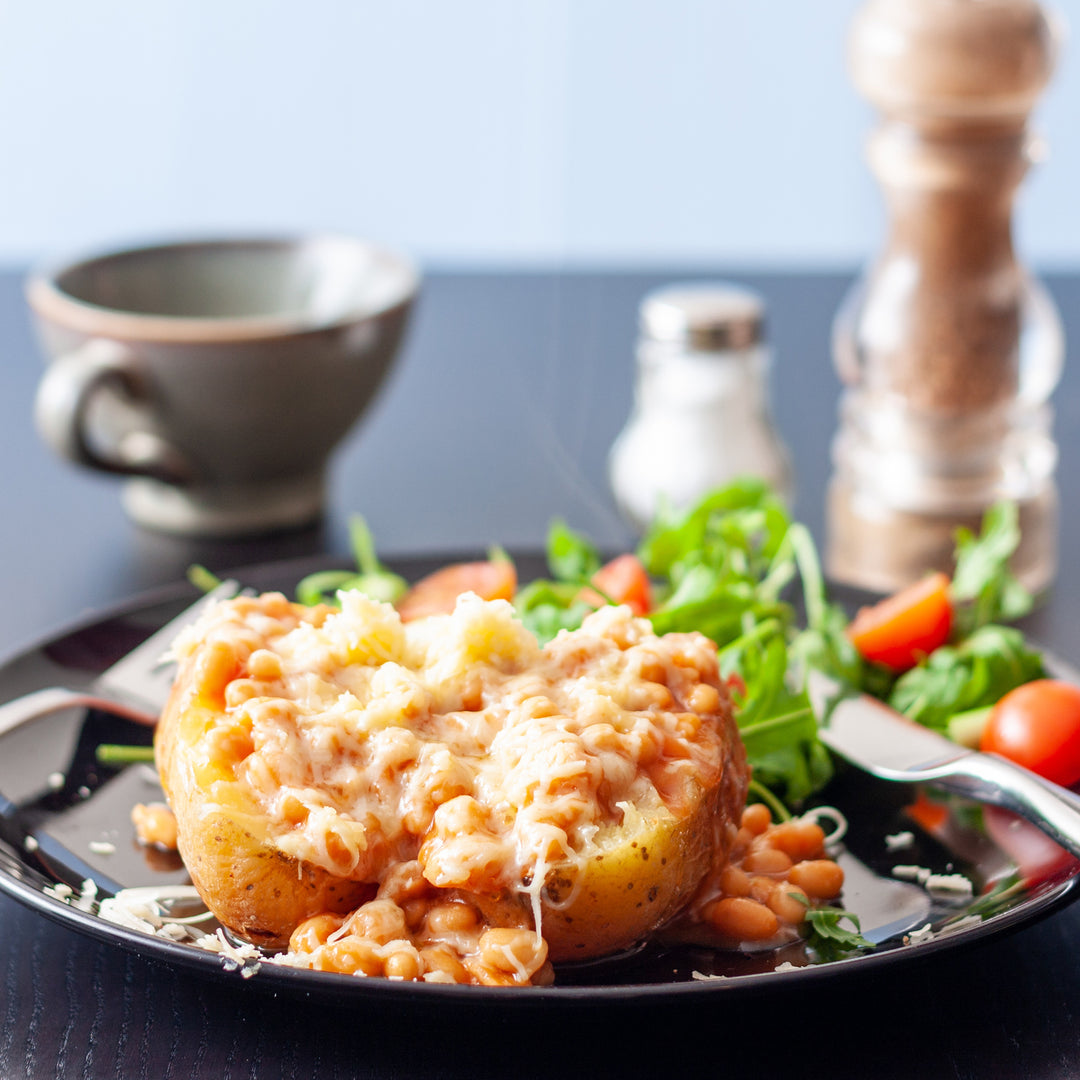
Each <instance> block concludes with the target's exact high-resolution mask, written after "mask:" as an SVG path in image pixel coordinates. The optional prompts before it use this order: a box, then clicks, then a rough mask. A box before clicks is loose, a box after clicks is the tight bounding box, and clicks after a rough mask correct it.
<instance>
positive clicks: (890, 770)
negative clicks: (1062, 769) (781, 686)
mask: <svg viewBox="0 0 1080 1080" xmlns="http://www.w3.org/2000/svg"><path fill="white" fill-rule="evenodd" d="M806 690H807V694H808V695H809V697H810V703H811V705H813V707H814V712H815V714H816V715H817V717H818V719H819V724H820V726H819V729H818V734H819V736H820V738H821V741H822V742H823V743H824V744H825V745H826V746H827V747H828V748H829V749H830V750H832V751H834V752H835V753H836V754H839V755H840V757H842V758H844V759H846V760H847V761H850V762H851V764H853V765H855V766H857V767H858V768H860V769H862V770H864V771H865V772H868V773H871V774H872V775H874V776H877V777H880V778H881V779H883V780H895V781H900V782H904V783H918V782H928V783H934V784H936V785H937V786H939V787H941V788H944V789H945V790H948V791H953V792H955V793H957V794H960V795H965V796H967V797H968V798H971V799H975V800H977V801H979V802H983V803H989V804H991V805H994V806H1003V807H1005V808H1007V809H1009V810H1012V811H1014V812H1015V813H1018V814H1020V815H1021V816H1023V817H1025V818H1027V819H1028V820H1029V821H1030V822H1031V823H1032V824H1034V825H1036V826H1038V827H1039V828H1040V829H1042V830H1043V832H1045V833H1046V834H1047V835H1048V836H1050V837H1051V838H1052V839H1053V840H1055V841H1056V842H1057V843H1059V844H1060V845H1061V846H1062V847H1064V848H1065V849H1067V850H1068V851H1069V852H1071V853H1072V854H1073V855H1075V856H1076V857H1077V858H1080V796H1077V795H1076V794H1075V793H1074V792H1071V791H1069V790H1068V789H1067V788H1063V787H1060V786H1059V785H1057V784H1054V783H1052V782H1051V781H1049V780H1045V779H1043V777H1041V776H1038V775H1036V774H1035V773H1033V772H1031V771H1030V770H1028V769H1025V768H1023V766H1021V765H1017V764H1015V763H1014V762H1011V761H1008V760H1006V759H1005V758H1003V757H1000V756H999V755H997V754H986V753H982V752H980V751H976V750H969V749H968V748H966V747H963V746H960V745H959V744H957V743H954V742H952V741H951V740H950V739H946V738H945V736H943V735H939V734H938V733H937V732H935V731H931V730H930V729H929V728H926V727H923V726H922V725H921V724H917V723H915V722H914V721H913V720H909V719H908V718H907V717H905V716H903V715H902V714H900V713H898V712H896V710H894V709H892V708H890V707H889V706H888V705H886V704H885V703H884V702H882V701H879V700H878V699H876V698H873V697H870V696H869V695H868V694H860V693H858V692H855V691H851V690H850V689H848V688H846V687H845V686H843V684H841V683H839V682H837V681H836V680H835V679H832V678H830V677H829V676H827V675H825V674H823V673H822V672H820V671H817V670H814V669H810V670H808V671H807V673H806Z"/></svg>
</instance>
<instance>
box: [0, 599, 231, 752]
mask: <svg viewBox="0 0 1080 1080" xmlns="http://www.w3.org/2000/svg"><path fill="white" fill-rule="evenodd" d="M238 591H239V586H238V585H237V583H236V582H235V581H223V582H222V583H221V584H220V585H219V586H217V588H215V589H213V590H212V591H210V592H208V593H207V594H206V595H205V596H203V597H200V599H198V600H197V601H196V602H195V603H194V604H192V605H191V606H190V607H188V608H185V609H184V610H183V611H182V612H180V614H179V615H177V616H176V618H174V619H172V620H170V621H169V622H167V623H166V624H165V625H164V626H163V627H161V629H159V630H156V631H154V633H153V634H151V635H150V636H149V637H148V638H147V639H146V640H145V641H144V642H142V644H140V645H138V646H136V647H135V648H134V649H133V650H132V651H131V652H129V653H128V654H127V655H126V656H124V657H122V658H121V659H120V660H118V661H117V662H116V663H115V664H113V665H112V667H110V668H108V669H107V670H106V671H103V672H102V673H101V674H100V675H99V676H98V677H97V678H96V679H94V681H93V682H92V683H91V684H90V686H89V687H88V688H87V689H86V690H72V689H70V688H68V687H65V686H49V687H45V688H44V689H41V690H34V691H32V692H31V693H29V694H23V695H22V697H17V698H15V699H14V700H13V701H9V702H7V704H5V705H0V735H3V734H5V733H6V732H8V731H12V730H14V729H15V728H17V727H20V726H21V725H23V724H25V723H28V722H29V721H31V720H36V719H37V718H38V717H39V716H45V715H47V714H48V713H53V712H58V711H59V710H60V709H68V708H71V707H73V706H81V707H83V708H88V709H102V710H103V711H105V712H110V713H113V714H114V715H116V716H122V717H125V718H127V719H129V720H135V721H136V722H138V723H140V724H149V725H152V724H155V723H157V718H158V715H159V713H160V712H161V710H162V708H163V707H164V705H165V702H166V700H167V699H168V696H169V691H170V690H171V689H172V682H173V676H174V673H175V672H174V665H172V664H166V663H163V662H162V658H163V657H164V655H165V653H166V652H167V651H168V649H169V646H170V645H172V643H173V641H174V640H175V639H176V635H177V634H179V633H180V631H181V630H182V629H184V627H186V626H189V625H190V624H191V623H193V622H194V621H195V620H196V619H197V618H198V617H199V616H200V615H201V614H202V613H203V612H204V611H205V610H206V609H207V608H208V607H209V606H210V605H211V604H213V603H216V602H217V601H218V600H224V599H228V598H229V597H230V596H235V595H236V593H237V592H238Z"/></svg>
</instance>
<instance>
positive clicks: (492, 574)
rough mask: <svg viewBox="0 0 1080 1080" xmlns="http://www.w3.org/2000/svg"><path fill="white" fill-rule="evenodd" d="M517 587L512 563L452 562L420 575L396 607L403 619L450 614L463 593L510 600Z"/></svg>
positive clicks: (489, 598)
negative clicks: (439, 568) (432, 571)
mask: <svg viewBox="0 0 1080 1080" xmlns="http://www.w3.org/2000/svg"><path fill="white" fill-rule="evenodd" d="M516 589H517V573H516V572H515V570H514V564H513V563H512V562H509V561H507V560H499V561H496V562H470V563H452V564H451V565H450V566H444V567H443V568H442V569H441V570H436V571H435V573H433V574H428V576H427V577H425V578H421V579H420V580H419V581H418V582H417V583H416V584H415V585H414V586H413V587H412V588H411V589H410V590H409V591H408V592H407V593H406V594H405V595H404V596H403V597H402V598H401V599H400V600H399V601H398V602H397V604H396V607H397V609H398V613H399V614H400V615H401V619H402V622H409V621H410V620H412V619H421V618H423V617H424V616H425V615H447V614H449V613H450V612H452V611H453V610H454V605H455V604H456V603H457V598H458V597H459V596H460V595H461V594H462V593H466V592H474V593H476V595H477V596H479V597H480V598H481V599H483V600H512V599H513V598H514V592H515V591H516Z"/></svg>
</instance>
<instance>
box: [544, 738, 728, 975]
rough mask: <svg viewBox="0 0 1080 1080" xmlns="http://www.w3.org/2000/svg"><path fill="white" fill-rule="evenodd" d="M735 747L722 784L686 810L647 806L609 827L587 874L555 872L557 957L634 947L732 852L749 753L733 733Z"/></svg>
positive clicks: (550, 910) (549, 913)
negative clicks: (637, 815)
mask: <svg viewBox="0 0 1080 1080" xmlns="http://www.w3.org/2000/svg"><path fill="white" fill-rule="evenodd" d="M730 751H731V752H730V754H729V761H728V762H727V764H726V766H725V768H724V770H723V773H722V774H721V776H720V777H719V782H718V783H716V784H714V785H713V786H712V787H710V788H707V789H706V788H701V787H700V786H699V787H698V788H697V789H696V790H695V791H694V792H693V793H692V795H691V797H690V799H689V811H688V812H687V813H686V814H685V815H684V816H682V817H677V816H676V815H675V814H673V813H672V812H671V811H670V810H668V809H667V808H666V807H664V806H663V805H659V806H657V807H656V808H654V809H651V810H647V811H645V812H644V813H643V814H642V815H641V816H640V818H639V819H637V820H633V821H630V820H627V821H624V823H623V824H622V825H617V826H611V827H609V828H608V829H606V830H604V831H603V832H602V833H601V834H600V836H599V837H598V838H597V843H598V845H599V847H600V848H601V851H600V853H598V854H596V855H594V856H592V857H591V858H590V860H589V861H588V862H587V863H586V864H585V866H584V869H583V870H582V871H581V872H580V874H578V875H575V874H566V873H563V872H559V871H556V872H554V873H552V874H549V876H548V879H547V882H546V885H545V888H544V892H543V893H542V894H541V895H542V899H543V901H544V902H543V910H542V922H543V925H542V930H543V935H544V938H545V940H546V941H547V943H548V955H549V957H550V958H551V960H552V961H553V962H555V963H559V962H561V961H568V960H590V959H594V958H596V957H600V956H606V955H609V954H611V953H613V952H618V951H621V950H625V949H628V948H631V947H632V946H634V945H636V944H637V943H638V942H640V941H643V940H644V939H645V938H647V937H649V936H650V935H651V934H652V933H653V932H654V931H655V930H657V929H658V928H659V927H661V926H663V925H664V924H665V923H667V922H669V921H670V920H671V919H672V918H674V917H675V916H676V915H677V914H678V913H679V912H680V911H681V910H682V909H683V908H684V907H685V906H686V904H687V903H688V902H689V900H690V898H691V897H692V896H693V894H694V892H695V891H696V890H697V888H698V886H699V885H700V884H701V882H702V880H703V879H704V878H705V876H706V875H707V874H708V872H709V871H710V869H712V867H713V866H715V865H717V864H718V863H719V862H721V861H722V860H723V859H724V857H725V856H726V854H727V851H728V849H729V847H730V845H731V840H732V837H733V836H734V833H735V831H736V827H737V826H738V822H739V817H740V815H741V813H742V808H743V805H744V804H745V802H746V784H747V779H748V772H747V769H746V754H745V751H744V750H743V746H742V743H741V742H740V741H739V739H738V736H737V735H736V734H734V732H733V733H732V742H731V745H730ZM628 817H629V816H628Z"/></svg>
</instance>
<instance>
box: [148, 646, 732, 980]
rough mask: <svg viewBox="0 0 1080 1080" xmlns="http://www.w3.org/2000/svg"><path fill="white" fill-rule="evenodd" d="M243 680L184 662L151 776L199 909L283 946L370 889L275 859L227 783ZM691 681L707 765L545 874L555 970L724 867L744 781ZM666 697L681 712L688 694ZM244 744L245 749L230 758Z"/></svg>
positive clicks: (243, 797) (199, 661) (649, 927)
mask: <svg viewBox="0 0 1080 1080" xmlns="http://www.w3.org/2000/svg"><path fill="white" fill-rule="evenodd" d="M570 659H571V660H574V659H575V658H574V657H573V656H571V658H570ZM575 662H577V661H576V660H575ZM242 671H243V662H242V661H241V660H240V658H239V657H238V656H237V654H236V653H235V652H234V651H232V650H230V649H228V648H224V649H219V650H215V647H214V642H213V640H211V641H210V643H209V646H208V647H207V648H206V649H203V650H201V651H200V654H199V655H194V654H193V655H191V656H189V657H188V658H187V659H186V660H185V661H184V662H182V664H181V669H180V673H179V675H178V678H177V681H176V684H175V685H174V688H173V692H172V695H171V696H170V699H169V702H168V704H167V706H166V708H165V710H164V713H163V715H162V717H161V720H160V722H159V724H158V728H157V733H156V736H155V750H156V757H157V764H158V772H159V775H160V777H161V782H162V785H163V787H164V789H165V793H166V797H167V798H168V800H169V803H170V805H171V806H172V809H173V811H174V813H175V814H176V818H177V826H178V835H179V847H180V854H181V856H182V857H183V859H184V862H185V864H186V866H187V868H188V871H189V873H190V875H191V879H192V881H193V883H194V884H195V886H196V888H197V889H198V890H199V893H200V895H201V896H202V897H203V899H204V901H205V902H206V904H207V906H208V908H209V909H210V910H211V911H212V912H213V913H214V915H215V916H216V917H217V918H218V920H219V921H220V922H221V923H222V925H223V926H225V927H227V928H228V929H229V930H230V931H232V932H233V933H235V934H237V935H238V936H239V937H241V938H244V939H246V940H248V941H251V942H253V943H255V944H257V945H260V946H262V947H265V948H282V947H285V946H287V944H288V941H289V938H290V936H291V934H292V932H293V930H294V929H295V928H296V927H297V926H298V925H299V924H300V923H302V922H304V921H305V920H306V919H308V918H310V917H311V916H313V915H318V914H321V913H324V912H335V913H338V914H347V913H349V912H351V911H353V910H354V909H355V908H357V907H358V906H359V905H360V904H362V903H364V902H365V901H366V900H369V899H371V897H372V895H373V893H374V892H375V889H376V884H375V882H374V881H369V882H359V881H355V880H352V879H350V878H343V877H341V876H339V875H337V874H335V873H333V872H332V871H330V870H327V869H325V868H323V867H321V866H318V865H315V864H313V863H308V862H304V861H301V860H298V859H297V858H295V857H294V856H291V855H288V854H286V853H285V852H283V851H281V850H280V847H279V845H278V843H277V842H276V840H275V837H274V835H273V834H272V832H271V829H272V828H273V825H272V822H271V820H270V818H269V817H268V815H267V813H266V811H265V810H264V808H263V807H261V806H260V805H259V804H258V803H257V802H256V799H255V797H254V796H253V795H252V794H250V793H249V791H248V788H247V786H246V784H244V783H241V782H238V781H237V780H236V773H235V771H234V770H235V765H236V763H237V762H238V761H239V760H242V758H243V755H244V753H250V752H251V743H250V739H249V738H248V735H245V734H244V733H243V732H239V733H238V732H237V729H236V725H235V723H234V719H233V718H230V716H229V714H228V712H227V710H226V707H225V688H226V686H227V685H228V684H229V682H230V680H232V679H234V678H237V677H239V676H241V674H242ZM701 675H702V682H708V683H711V684H712V685H713V687H714V689H715V690H716V691H717V697H718V701H717V704H716V711H715V712H711V713H708V714H703V715H701V716H700V718H699V720H700V723H702V724H705V725H707V726H708V728H709V747H710V749H709V754H708V756H707V759H706V761H707V763H703V764H702V768H701V769H700V770H699V771H698V772H696V773H691V774H689V775H691V776H693V777H694V779H692V780H689V779H688V780H685V781H674V780H673V781H671V783H672V784H676V785H681V786H676V787H675V789H674V790H665V795H664V798H665V799H666V800H667V803H666V804H665V802H662V801H661V798H660V796H659V795H658V794H657V792H656V791H655V790H654V791H653V792H652V796H651V801H649V802H648V803H646V804H642V805H639V806H637V807H633V808H630V809H629V810H628V811H627V812H625V813H624V816H623V819H622V821H621V822H620V823H618V824H609V825H606V826H604V827H603V828H602V829H601V830H600V832H599V833H598V834H597V835H596V836H595V837H594V838H593V841H592V844H591V846H590V850H589V853H588V855H587V856H586V861H584V862H582V863H575V862H573V861H570V862H569V863H568V864H567V865H566V866H555V867H553V868H552V869H551V870H550V871H549V872H548V873H547V875H546V878H545V881H544V886H543V889H542V890H541V892H540V902H541V927H540V930H541V932H542V934H543V936H544V938H545V939H546V941H547V943H548V948H549V956H550V958H551V959H552V960H553V961H555V962H563V961H571V960H585V959H592V958H595V957H600V956H604V955H608V954H611V953H615V952H619V951H622V950H625V949H628V948H631V947H632V946H634V945H635V944H636V943H637V942H639V941H641V940H643V939H645V938H647V937H648V936H649V935H650V934H651V933H652V932H653V931H655V930H656V929H657V928H658V927H660V926H662V925H664V924H665V923H667V922H668V921H670V920H671V919H672V918H673V917H674V916H675V915H676V914H678V913H679V911H680V910H682V909H683V908H684V907H685V906H686V905H687V904H688V902H689V901H690V900H691V898H692V896H693V894H694V893H695V891H696V890H697V888H698V887H699V885H700V884H701V882H702V880H703V879H705V878H706V876H707V875H708V874H709V872H710V870H712V869H713V868H714V867H715V866H717V865H718V864H719V863H721V862H722V861H723V859H724V858H725V857H726V854H727V851H728V849H729V847H730V843H731V840H732V838H733V836H734V833H735V831H736V830H737V826H738V822H739V818H740V815H741V812H742V808H743V805H744V802H745V796H746V786H747V782H748V778H749V773H748V769H747V765H746V760H745V751H744V750H743V746H742V743H741V740H740V739H739V735H738V731H737V728H736V725H735V721H734V717H733V714H732V708H731V702H730V698H729V696H728V695H727V693H726V690H725V689H724V687H723V686H722V684H720V683H719V682H718V681H717V678H716V674H715V671H713V672H712V673H711V675H706V673H705V672H702V673H701ZM676 692H677V693H679V694H680V700H681V695H682V694H683V693H685V691H676ZM662 713H663V715H665V716H671V715H672V714H671V713H668V712H663V710H662ZM687 715H688V716H689V715H690V714H687ZM249 724H250V721H249ZM695 730H696V729H695ZM247 731H248V734H250V727H249V728H248V729H247ZM219 736H220V738H219ZM233 736H236V738H235V739H234V738H233ZM244 739H247V748H246V750H245V749H243V748H239V747H238V746H234V742H235V743H242V742H243V741H244ZM675 756H676V757H680V756H681V755H679V754H677V753H676V755H675ZM660 760H661V762H662V761H663V758H662V757H661V759H660ZM657 783H658V784H659V786H660V788H665V789H666V787H667V786H668V785H665V784H662V783H660V782H659V781H657ZM620 805H621V804H620ZM526 884H527V883H526ZM496 888H505V885H502V886H498V885H497V886H496ZM474 901H475V903H476V906H477V907H479V908H480V909H481V911H482V912H483V913H484V914H485V915H486V916H487V917H488V919H489V924H490V925H492V926H502V925H507V923H506V922H505V919H506V918H507V915H508V908H512V909H514V911H516V912H517V917H516V918H515V919H513V920H511V923H510V925H522V924H523V922H524V924H525V925H527V924H528V922H529V916H530V915H531V906H530V902H529V897H528V896H527V895H523V894H521V893H520V892H517V891H513V890H511V891H506V892H501V893H498V894H496V895H491V896H479V895H476V896H475V897H474Z"/></svg>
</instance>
